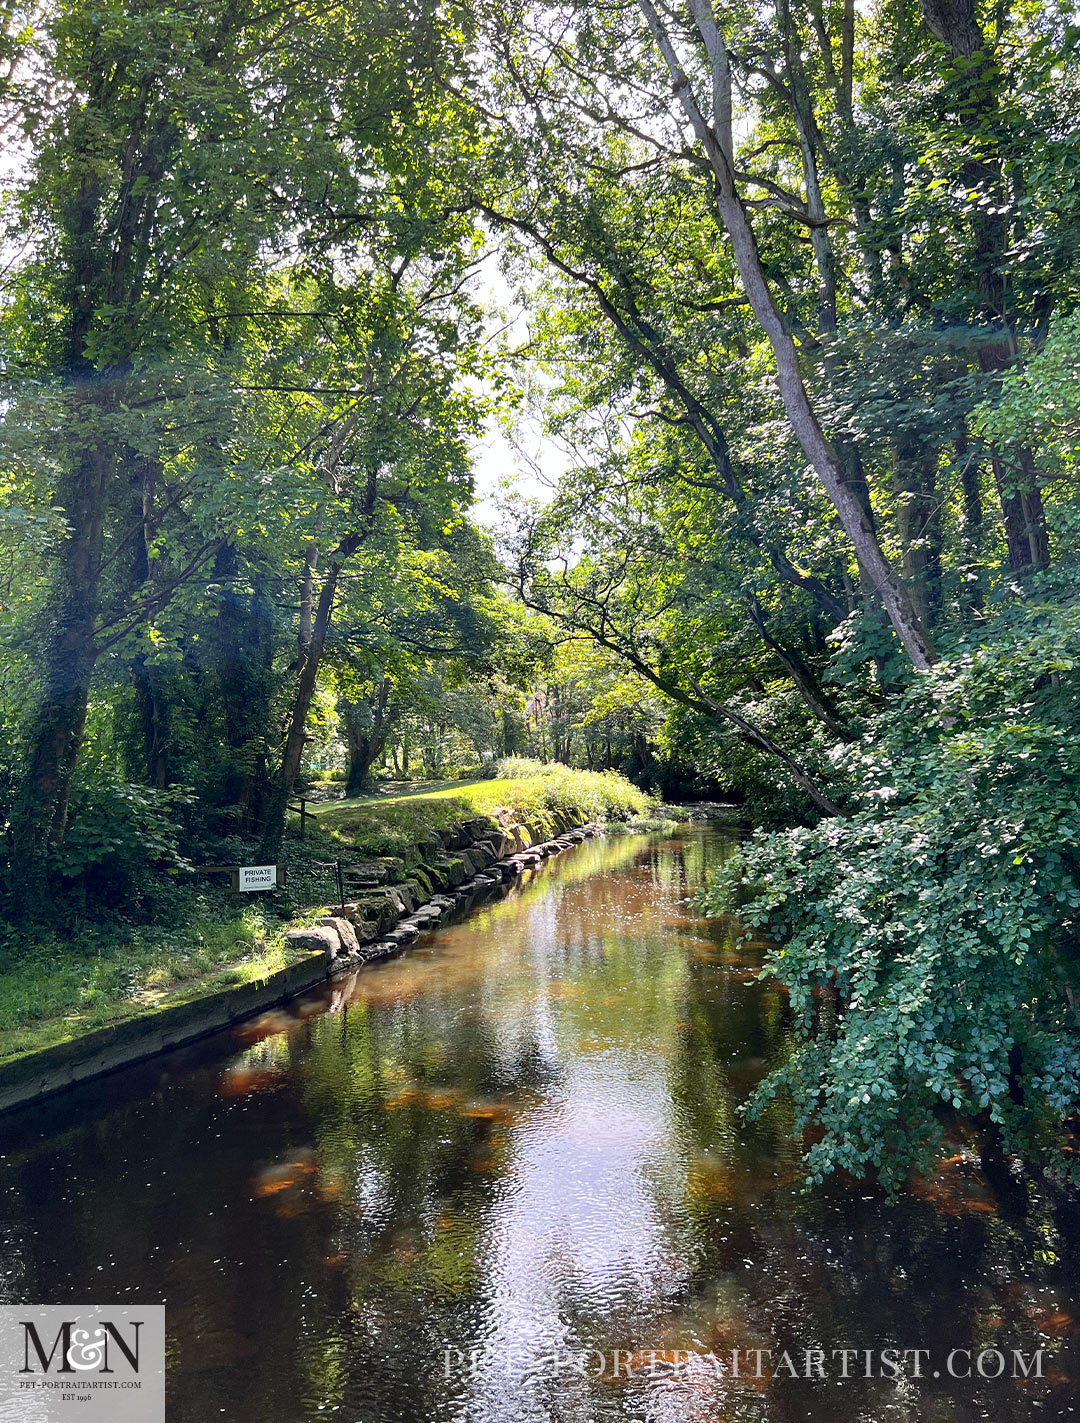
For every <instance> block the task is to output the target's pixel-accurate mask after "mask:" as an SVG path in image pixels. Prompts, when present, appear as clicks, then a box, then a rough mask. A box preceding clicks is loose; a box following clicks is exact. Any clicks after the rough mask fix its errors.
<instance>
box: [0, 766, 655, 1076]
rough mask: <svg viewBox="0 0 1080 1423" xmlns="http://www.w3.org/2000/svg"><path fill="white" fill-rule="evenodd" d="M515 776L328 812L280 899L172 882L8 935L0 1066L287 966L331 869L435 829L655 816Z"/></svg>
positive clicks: (607, 795) (626, 795) (566, 773)
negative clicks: (291, 931) (502, 821)
mask: <svg viewBox="0 0 1080 1423" xmlns="http://www.w3.org/2000/svg"><path fill="white" fill-rule="evenodd" d="M508 769H509V770H511V771H517V772H520V773H519V774H511V775H507V776H503V777H500V778H498V779H490V780H476V781H467V782H461V783H458V784H456V785H449V786H445V787H443V788H442V789H440V790H438V791H434V792H427V793H424V792H420V793H407V792H406V793H401V794H397V795H393V796H383V797H380V796H375V797H370V798H365V799H363V800H358V801H337V802H331V803H328V804H327V805H324V806H322V807H321V808H319V809H318V811H317V819H316V823H315V829H314V831H312V830H311V829H309V832H308V835H307V837H306V838H305V839H304V840H303V841H297V840H289V841H288V842H287V844H286V847H285V849H284V851H283V853H282V858H283V861H284V862H285V864H286V867H287V874H286V888H285V889H280V890H276V891H274V893H273V894H272V895H265V896H264V895H260V896H259V897H258V899H248V898H246V897H244V896H238V895H234V894H230V893H229V892H228V891H227V889H226V888H225V885H224V883H223V880H222V877H220V876H210V875H202V874H193V875H190V876H184V877H183V878H182V879H175V878H171V877H168V876H164V875H163V876H161V877H160V879H159V880H157V881H155V882H154V883H152V884H150V885H148V886H147V888H146V893H145V895H144V897H143V899H142V901H141V902H140V903H139V904H138V905H134V906H130V907H129V910H128V912H127V914H126V916H124V915H120V914H115V915H113V916H112V917H110V918H109V919H107V920H104V919H102V920H96V921H95V920H93V919H85V918H84V919H81V920H79V919H76V920H73V921H71V922H65V923H57V924H55V925H54V926H50V927H37V928H36V929H35V930H34V931H33V932H29V931H27V930H18V931H16V930H13V929H9V930H7V931H6V933H5V935H4V937H3V938H2V939H0V950H2V954H3V959H2V961H3V965H4V967H3V971H0V1061H3V1060H5V1059H9V1058H12V1057H15V1056H18V1055H21V1054H23V1053H27V1052H32V1051H35V1050H37V1049H40V1048H44V1047H49V1046H52V1045H53V1044H54V1043H58V1042H64V1041H67V1040H69V1039H71V1038H73V1037H76V1036H78V1035H80V1034H82V1033H87V1032H90V1031H92V1030H93V1029H95V1028H98V1027H102V1026H104V1025H105V1024H107V1023H111V1022H116V1021H117V1020H119V1019H123V1018H128V1017H131V1016H133V1015H137V1014H139V1013H140V1012H145V1011H147V1010H148V1009H151V1008H158V1007H161V1006H163V1005H165V1004H169V1003H175V1002H184V1001H187V1000H189V999H192V998H195V997H198V996H199V995H200V994H203V993H208V992H212V991H216V990H217V989H220V988H223V987H226V986H228V985H230V984H242V983H247V982H252V981H259V980H262V979H265V978H266V977H268V976H269V974H271V973H273V972H274V971H275V970H276V969H279V968H283V967H285V966H286V964H287V963H288V962H290V951H289V948H288V945H287V943H286V940H285V937H284V935H285V930H286V928H288V927H289V926H290V925H295V924H298V923H303V922H305V921H310V920H311V919H312V918H313V917H315V915H316V914H317V913H318V912H319V911H320V907H321V906H324V905H327V904H330V903H331V902H332V901H333V899H334V898H335V895H336V877H335V872H334V869H333V867H332V862H333V861H334V860H335V859H338V858H341V859H342V860H345V861H348V859H349V858H350V857H352V858H356V857H360V856H373V855H394V856H398V857H400V858H402V859H404V860H405V861H406V863H407V864H408V863H410V862H413V861H415V860H416V859H418V858H420V857H421V853H422V852H421V849H420V847H421V846H422V845H423V842H424V840H425V838H426V837H427V836H429V835H430V833H431V832H432V831H438V830H445V829H449V828H450V827H452V826H454V825H456V824H459V823H460V822H461V821H462V820H466V819H469V818H471V817H475V816H478V815H493V814H495V813H496V812H500V811H501V812H505V813H506V815H507V816H508V817H509V818H510V819H511V820H513V821H515V822H518V823H522V824H527V825H532V826H535V827H536V828H538V829H540V830H541V831H543V830H546V828H547V827H548V826H549V825H550V824H551V822H552V817H553V815H554V814H556V813H558V812H562V813H564V814H569V815H571V816H572V817H573V818H575V819H577V820H578V821H585V820H629V819H631V818H632V817H634V816H635V815H641V814H643V813H645V812H646V811H647V809H648V804H649V803H648V800H647V798H646V797H645V796H644V795H643V794H642V793H641V792H640V791H638V790H636V789H635V788H634V787H633V786H632V785H630V783H629V782H628V781H626V780H624V779H623V778H622V777H621V776H614V775H611V774H605V775H592V774H591V773H588V772H580V771H571V770H568V769H567V768H565V767H543V768H538V767H537V766H536V764H535V763H528V762H519V763H510V764H509V766H508ZM255 854H256V850H255V846H254V845H251V844H247V843H245V842H244V841H242V840H240V839H230V840H228V841H226V842H223V844H222V847H221V853H220V857H219V858H220V862H221V863H244V862H248V863H250V862H252V859H253V857H254V856H255ZM293 957H295V955H293Z"/></svg>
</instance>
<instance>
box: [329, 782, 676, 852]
mask: <svg viewBox="0 0 1080 1423" xmlns="http://www.w3.org/2000/svg"><path fill="white" fill-rule="evenodd" d="M503 767H504V768H506V767H508V768H509V769H512V770H520V771H522V772H524V774H518V775H501V776H499V777H497V778H494V779H490V778H489V779H486V780H474V781H459V782H457V783H453V784H450V785H446V786H444V787H442V788H441V789H439V790H435V791H429V790H423V789H420V790H416V791H403V792H401V793H397V794H394V795H389V796H363V797H360V798H358V799H356V800H338V801H330V802H328V803H326V804H324V805H321V806H319V807H317V808H316V810H315V815H316V816H317V819H318V823H319V826H320V827H321V828H323V829H325V830H327V831H329V832H330V833H331V834H332V835H334V836H336V837H337V838H339V839H340V840H342V841H343V842H345V843H347V844H348V845H349V846H350V847H352V848H354V849H356V850H357V851H359V852H361V853H364V854H369V855H400V856H401V857H403V858H404V859H405V860H406V861H408V860H410V859H413V858H416V857H417V855H416V850H415V847H416V846H417V845H418V844H419V843H421V842H422V841H423V839H424V837H425V836H426V835H427V834H429V833H430V832H431V831H432V830H445V829H448V828H449V827H450V826H452V825H456V824H458V823H459V822H460V821H462V820H468V819H469V818H471V817H473V816H478V815H494V813H495V812H496V811H506V812H508V814H509V816H510V817H511V819H512V820H513V821H515V822H518V823H522V824H529V825H536V826H537V827H538V828H540V829H547V828H549V827H550V826H551V824H552V817H553V816H554V815H556V814H558V813H560V812H561V813H562V814H563V815H564V816H567V817H569V818H571V819H574V820H575V821H577V822H578V823H581V822H583V821H586V820H629V819H631V818H632V817H634V816H637V815H644V814H645V813H646V812H647V811H648V809H649V808H650V805H651V802H650V800H649V797H648V796H647V795H645V794H644V792H642V791H639V790H638V789H637V788H636V787H635V786H633V785H631V783H630V782H629V781H628V780H626V779H625V777H623V776H620V775H617V774H616V773H614V772H610V771H606V772H593V771H574V770H571V769H570V768H569V767H566V766H559V765H557V764H555V765H549V766H541V765H540V763H539V762H530V761H525V760H524V759H523V758H515V759H513V760H511V761H509V762H503Z"/></svg>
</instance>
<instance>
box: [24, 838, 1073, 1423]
mask: <svg viewBox="0 0 1080 1423" xmlns="http://www.w3.org/2000/svg"><path fill="white" fill-rule="evenodd" d="M727 848H728V846H727V842H726V841H725V839H724V838H723V837H722V836H721V835H719V834H717V833H716V832H687V833H686V834H685V835H683V836H680V837H678V838H675V839H662V838H658V837H653V838H651V839H646V838H643V837H626V838H621V839H610V840H601V841H594V842H591V843H588V844H586V845H584V846H582V847H580V848H579V849H577V850H574V851H572V852H570V853H568V854H566V855H564V856H562V857H560V858H559V859H558V860H556V861H554V862H550V863H548V864H547V865H546V866H545V867H544V868H543V870H542V871H540V872H539V873H538V874H537V875H536V876H535V877H534V878H533V879H532V880H531V882H528V883H526V884H523V885H521V886H520V887H518V888H516V889H515V890H514V891H513V892H512V893H511V894H510V895H509V896H508V897H507V898H505V899H504V900H502V901H500V902H499V903H497V904H494V905H492V906H490V907H488V908H487V909H485V910H483V911H482V912H480V913H479V914H477V915H475V916H474V917H472V918H470V919H468V920H466V921H464V922H462V923H460V924H457V925H454V926H451V927H448V928H446V929H443V930H441V931H440V932H438V933H437V934H434V935H430V936H428V937H427V939H426V940H422V941H421V942H420V944H419V945H418V947H417V948H416V949H415V950H414V951H413V952H412V953H410V954H409V955H408V956H407V957H404V958H401V959H398V960H396V961H393V962H390V963H386V964H384V965H382V966H381V967H376V968H372V969H368V970H365V971H364V972H362V973H360V974H358V975H356V976H354V978H353V979H352V980H351V981H348V982H342V983H338V984H336V985H334V986H333V987H332V988H327V989H326V990H325V991H323V992H321V993H315V994H312V995H310V996H308V997H307V998H305V999H303V1000H299V1001H297V1002H295V1003H293V1004H292V1005H290V1007H289V1009H288V1010H287V1011H281V1012H275V1013H271V1014H268V1015H267V1016H266V1017H265V1018H264V1019H263V1020H261V1021H260V1022H258V1023H257V1024H255V1025H252V1026H249V1027H247V1028H246V1029H245V1030H244V1031H242V1032H237V1033H235V1034H231V1035H228V1034H223V1035H220V1036H219V1037H217V1038H215V1039H212V1040H209V1041H208V1042H206V1043H203V1044H200V1045H198V1046H196V1047H194V1048H192V1049H189V1050H187V1051H185V1052H177V1053H174V1054H172V1055H171V1056H169V1057H168V1058H166V1059H162V1060H160V1061H159V1062H158V1063H157V1064H155V1065H153V1066H146V1067H143V1068H141V1069H135V1070H131V1071H128V1072H126V1073H122V1074H117V1075H116V1076H114V1077H112V1078H110V1079H108V1080H107V1081H105V1082H102V1083H99V1084H96V1085H94V1086H88V1087H85V1088H82V1089H80V1090H78V1091H77V1092H74V1093H70V1094H68V1095H67V1096H66V1097H64V1098H61V1099H57V1100H56V1101H55V1103H53V1104H52V1105H51V1106H48V1107H46V1108H43V1109H38V1110H36V1111H35V1112H33V1113H24V1114H22V1115H20V1116H17V1117H8V1118H7V1119H6V1120H5V1121H4V1123H3V1124H2V1125H0V1133H2V1135H3V1143H4V1144H3V1151H4V1153H5V1161H4V1166H5V1167H6V1170H5V1172H4V1191H3V1196H2V1199H0V1231H2V1235H0V1262H2V1275H0V1302H5V1303H8V1302H10V1303H16V1302H19V1303H22V1302H31V1301H34V1302H47V1303H62V1302H66V1301H71V1302H76V1301H78V1302H85V1301H95V1302H98V1301H100V1302H113V1301H141V1302H144V1303H155V1302H161V1301H164V1302H165V1304H166V1310H167V1312H166V1319H167V1327H168V1333H169V1339H170V1346H169V1347H170V1355H169V1386H170V1405H169V1414H168V1416H169V1419H170V1423H211V1420H217V1419H226V1420H228V1423H315V1420H320V1419H334V1420H348V1423H391V1420H393V1423H428V1420H431V1423H451V1420H453V1423H466V1420H468V1423H534V1420H535V1423H542V1421H544V1423H546V1420H553V1421H554V1420H558V1423H592V1420H597V1421H598V1423H599V1420H615V1419H619V1420H641V1423H697V1420H709V1423H719V1421H720V1420H726V1419H745V1420H760V1423H766V1420H768V1423H772V1421H773V1420H785V1423H786V1420H795V1419H813V1420H826V1421H827V1423H833V1420H837V1421H839V1420H843V1423H890V1421H891V1420H898V1423H900V1421H901V1420H904V1421H905V1423H906V1420H912V1423H914V1420H920V1423H922V1420H938V1419H941V1420H944V1419H960V1420H968V1419H972V1420H973V1419H984V1418H986V1419H993V1420H1013V1419H1029V1418H1049V1417H1057V1416H1062V1415H1064V1416H1067V1415H1069V1414H1071V1413H1072V1410H1073V1407H1076V1408H1077V1409H1078V1410H1080V1397H1078V1395H1080V1388H1078V1387H1077V1383H1076V1380H1077V1376H1078V1375H1077V1345H1076V1343H1075V1338H1076V1335H1077V1332H1078V1326H1077V1324H1076V1323H1075V1322H1074V1321H1075V1319H1076V1318H1077V1317H1078V1315H1077V1307H1076V1303H1075V1299H1074V1296H1073V1295H1071V1294H1070V1291H1075V1286H1076V1279H1075V1263H1073V1264H1070V1262H1069V1260H1068V1258H1067V1252H1066V1251H1065V1249H1064V1248H1063V1246H1062V1244H1061V1241H1060V1239H1059V1238H1058V1236H1057V1235H1056V1233H1055V1227H1054V1222H1053V1220H1052V1218H1051V1216H1050V1214H1049V1212H1048V1210H1047V1209H1045V1208H1042V1207H1038V1206H1036V1208H1035V1209H1034V1210H1032V1211H1028V1212H1027V1213H1026V1214H1025V1215H1024V1216H1023V1217H1016V1216H1015V1213H1014V1214H1013V1215H1012V1216H1010V1215H1009V1213H1008V1211H1006V1210H1004V1209H1003V1208H1002V1206H1001V1203H999V1202H997V1201H996V1200H995V1198H994V1196H993V1194H992V1192H991V1191H990V1189H989V1187H988V1186H987V1185H986V1183H985V1182H983V1181H982V1180H981V1179H980V1177H979V1175H978V1171H977V1168H976V1166H975V1164H974V1161H973V1159H972V1155H971V1152H970V1150H969V1148H968V1147H967V1146H966V1145H965V1144H964V1143H963V1142H958V1144H957V1151H956V1158H955V1159H954V1160H952V1161H951V1162H950V1163H949V1164H947V1165H946V1166H945V1167H944V1168H943V1171H942V1173H941V1174H940V1175H939V1176H938V1177H936V1178H935V1179H934V1180H932V1181H928V1182H922V1183H919V1184H918V1187H917V1193H915V1194H912V1195H911V1196H910V1197H908V1198H907V1199H906V1200H904V1201H903V1202H901V1203H900V1204H898V1205H888V1204H886V1203H884V1202H883V1201H882V1200H881V1199H880V1197H879V1195H878V1194H877V1193H876V1192H874V1191H873V1190H872V1189H869V1188H866V1187H853V1188H844V1187H834V1188H833V1189H831V1190H829V1191H827V1192H824V1193H822V1192H818V1193H816V1194H814V1195H812V1196H809V1197H807V1196H804V1195H802V1194H800V1191H799V1182H798V1157H799V1145H798V1143H797V1142H796V1141H795V1140H794V1139H793V1135H792V1130H791V1124H790V1118H789V1115H788V1113H787V1112H786V1110H785V1109H783V1108H779V1107H778V1108H776V1109H775V1110H774V1111H773V1113H772V1115H771V1116H770V1117H769V1118H768V1120H766V1121H764V1122H762V1123H761V1124H759V1125H757V1126H755V1127H753V1128H747V1127H745V1126H744V1125H743V1124H742V1123H741V1122H740V1119H739V1117H738V1116H737V1113H736V1107H737V1105H738V1103H739V1102H740V1101H741V1100H742V1099H743V1098H744V1097H745V1096H746V1094H747V1093H748V1091H749V1090H750V1088H751V1087H752V1086H753V1084H754V1083H755V1082H756V1081H757V1080H758V1079H759V1078H760V1076H761V1074H762V1073H763V1071H764V1070H765V1069H766V1067H767V1066H768V1064H770V1063H772V1062H774V1061H776V1060H777V1059H778V1057H779V1055H780V1054H782V1053H783V1051H784V1047H785V1034H786V1031H787V1013H786V1007H785V1002H784V999H783V997H782V995H781V994H780V993H779V992H778V991H777V989H776V988H775V987H770V986H769V985H766V984H762V983H759V982H756V981H755V980H754V977H753V973H752V970H753V965H754V962H755V959H756V951H755V949H754V947H753V946H751V947H750V948H749V949H745V948H743V949H737V948H736V947H735V940H734V932H733V927H732V926H731V925H727V924H723V923H714V924H711V925H708V924H702V923H701V922H700V921H697V920H695V919H694V918H693V916H692V915H690V914H689V912H688V911H687V908H686V905H685V900H686V897H687V895H688V893H689V892H690V891H691V890H692V889H693V888H694V887H696V886H697V885H698V884H699V883H700V882H701V880H702V877H703V875H704V873H705V871H706V869H707V867H708V866H709V865H711V864H715V863H716V862H718V860H719V859H720V858H721V857H722V856H723V855H724V854H725V853H726V852H727ZM1040 1346H1041V1347H1043V1348H1044V1349H1045V1350H1046V1352H1045V1353H1044V1354H1043V1355H1042V1356H1041V1372H1042V1374H1043V1378H1042V1379H1041V1380H1039V1379H1028V1380H1025V1379H1023V1378H1013V1377H1012V1376H1011V1375H1012V1374H1013V1372H1014V1371H1015V1369H1014V1362H1013V1355H1012V1350H1014V1349H1017V1348H1019V1349H1021V1350H1022V1351H1023V1352H1024V1354H1025V1356H1026V1358H1030V1356H1031V1354H1032V1353H1033V1352H1034V1350H1036V1349H1037V1348H1039V1347H1040ZM736 1348H737V1349H739V1350H740V1351H742V1352H741V1353H740V1356H739V1362H740V1368H739V1373H740V1377H739V1378H735V1377H733V1376H732V1372H733V1371H732V1351H733V1350H734V1349H736ZM889 1348H893V1349H899V1350H905V1349H924V1350H928V1351H929V1353H928V1354H927V1355H926V1356H923V1357H920V1358H919V1359H918V1360H917V1364H916V1362H915V1361H913V1360H912V1358H911V1356H907V1358H906V1359H904V1360H903V1361H901V1362H902V1367H903V1374H902V1376H901V1377H900V1378H899V1379H893V1378H883V1377H881V1374H882V1373H883V1372H889V1369H888V1368H885V1369H883V1367H882V1364H881V1360H880V1351H881V1350H883V1349H889ZM755 1349H766V1350H767V1349H772V1350H773V1351H774V1354H773V1355H772V1356H771V1357H770V1356H769V1355H767V1354H764V1355H762V1356H761V1366H760V1370H759V1368H758V1367H757V1360H756V1358H755V1356H754V1355H753V1354H749V1353H747V1351H751V1350H755ZM814 1349H820V1350H822V1351H824V1353H823V1357H824V1369H825V1372H826V1374H827V1377H825V1378H818V1377H814V1375H815V1374H817V1373H818V1372H819V1369H818V1368H817V1360H816V1356H813V1355H812V1356H811V1360H810V1362H809V1364H808V1362H807V1357H806V1351H807V1350H814ZM841 1349H849V1350H857V1351H859V1352H858V1354H851V1355H848V1356H847V1372H848V1374H849V1377H848V1378H847V1379H844V1378H842V1377H841V1374H842V1372H843V1370H844V1358H843V1356H835V1355H833V1354H832V1351H833V1350H841ZM983 1349H989V1350H994V1349H998V1350H1000V1351H1001V1358H1002V1360H1003V1377H1001V1378H998V1379H980V1378H978V1377H977V1376H976V1377H973V1378H971V1379H967V1378H951V1377H950V1376H949V1372H948V1368H947V1359H948V1355H949V1353H950V1351H952V1350H972V1351H974V1354H975V1355H976V1356H977V1355H978V1353H979V1351H981V1350H983ZM616 1350H618V1351H621V1352H620V1353H619V1354H618V1355H616V1354H615V1351H616ZM784 1350H787V1351H788V1355H787V1358H788V1362H787V1363H785V1362H784V1356H783V1354H782V1352H781V1351H784ZM866 1350H870V1351H872V1353H871V1355H870V1372H871V1374H872V1375H873V1376H872V1377H869V1378H868V1377H866V1376H865V1374H866V1372H867V1363H866V1355H865V1353H864V1352H863V1351H866ZM447 1351H449V1352H447ZM589 1351H592V1352H589ZM996 1359H997V1356H996V1355H994V1354H992V1353H991V1354H990V1355H987V1356H985V1357H984V1361H983V1366H984V1370H985V1371H986V1372H996V1371H997V1367H998V1366H997V1361H996ZM967 1363H968V1359H967V1356H966V1355H964V1354H957V1355H954V1357H953V1369H954V1371H955V1372H958V1373H959V1372H964V1371H965V1369H966V1366H967ZM916 1367H917V1368H918V1371H919V1373H920V1374H921V1375H922V1376H921V1377H918V1378H916V1377H913V1374H914V1372H915V1369H916ZM935 1371H936V1372H937V1374H938V1375H939V1377H935V1376H934V1375H935ZM759 1372H760V1377H759V1376H758V1374H759ZM792 1373H795V1374H797V1375H798V1377H795V1378H792V1377H791V1376H790V1375H791V1374H792ZM807 1374H810V1375H811V1377H806V1375H807ZM616 1375H617V1376H616Z"/></svg>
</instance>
